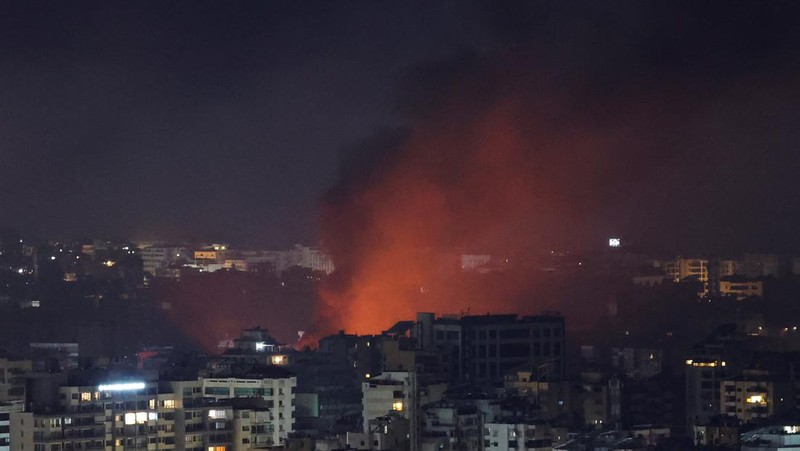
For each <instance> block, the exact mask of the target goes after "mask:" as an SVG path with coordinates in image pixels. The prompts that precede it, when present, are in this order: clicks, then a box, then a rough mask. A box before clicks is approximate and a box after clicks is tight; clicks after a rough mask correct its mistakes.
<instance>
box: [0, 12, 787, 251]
mask: <svg viewBox="0 0 800 451" xmlns="http://www.w3.org/2000/svg"><path fill="white" fill-rule="evenodd" d="M798 12H800V6H798V4H797V3H794V2H770V3H762V2H733V3H726V4H712V3H697V2H656V3H647V4H632V3H626V2H612V3H608V2H604V3H602V4H597V3H595V2H570V3H563V2H534V3H529V2H503V3H502V4H493V3H488V4H487V3H482V2H443V3H439V4H435V5H431V4H429V3H425V2H419V3H415V2H403V3H402V4H397V3H388V2H386V3H383V2H352V3H347V4H346V5H332V4H330V3H327V2H303V3H302V4H295V3H291V4H289V3H225V4H197V3H181V2H176V3H169V4H164V3H159V2H143V3H135V4H130V3H121V2H102V3H100V2H97V3H83V4H80V5H75V4H64V3H52V4H44V3H25V4H7V5H2V6H0V37H2V39H1V40H2V42H4V45H3V46H2V47H0V62H2V64H0V81H2V86H3V88H2V91H0V92H2V94H3V102H2V104H0V105H1V106H0V114H2V119H3V120H2V122H3V124H4V126H3V128H2V133H0V157H1V158H2V161H3V164H2V165H0V223H2V224H4V225H7V226H13V227H16V228H18V229H19V230H20V231H21V232H22V233H23V235H24V236H25V237H26V239H34V240H42V239H79V238H89V237H91V238H94V237H107V238H114V239H130V240H145V239H149V240H154V239H158V240H165V241H178V240H185V239H195V240H218V241H226V242H231V243H235V244H239V245H242V246H259V247H261V246H263V247H288V246H290V245H292V244H293V243H308V244H315V243H317V242H318V241H319V239H320V234H321V231H320V224H319V215H320V206H323V207H325V206H326V205H328V206H329V205H330V203H329V202H330V196H331V193H332V192H336V190H342V189H351V188H348V187H352V186H359V183H361V182H359V180H360V179H362V178H364V177H366V178H369V177H378V174H381V173H382V171H385V170H386V169H387V167H388V168H391V167H392V165H394V164H396V162H397V161H404V160H403V158H406V155H407V154H408V153H409V148H410V147H411V146H412V144H410V142H409V141H408V139H410V138H408V136H414V134H415V133H417V131H418V130H419V129H421V128H424V127H426V126H430V125H431V124H433V123H437V121H441V120H442V117H440V116H441V110H442V108H453V105H458V106H459V107H458V108H463V112H464V113H465V115H464V116H463V117H461V118H458V119H456V120H457V121H462V122H461V123H460V124H456V125H455V126H456V127H458V126H461V127H464V126H465V125H464V124H468V123H470V121H473V120H474V116H475V113H476V112H478V111H480V110H481V109H483V108H485V107H486V105H489V104H492V103H493V102H496V101H497V99H506V98H509V97H513V98H519V99H520V100H519V102H521V103H522V104H523V106H524V109H523V110H522V111H530V109H529V108H530V107H531V105H534V106H533V108H534V109H535V110H536V111H537V113H538V114H540V115H542V114H543V112H552V116H551V117H547V115H546V114H545V115H544V116H542V117H544V118H546V120H550V121H553V124H562V123H563V124H566V125H567V128H566V130H565V131H563V132H555V133H554V134H553V135H552V136H550V137H549V138H551V139H555V140H558V139H564V138H565V137H569V136H570V133H569V130H570V128H569V127H583V129H587V127H588V129H589V130H590V131H591V133H595V131H601V132H602V135H603V139H604V140H607V141H608V143H607V145H604V146H595V147H597V149H596V151H597V152H602V153H603V155H602V156H601V158H602V160H603V161H604V162H612V163H613V164H610V165H607V167H604V168H602V171H606V172H603V173H602V174H595V173H592V172H591V171H589V172H584V173H582V174H584V175H583V176H582V179H580V180H574V183H572V184H570V183H564V181H563V180H560V179H559V180H557V181H556V180H555V179H553V180H549V179H548V181H547V182H542V183H547V184H546V185H543V186H545V189H546V190H553V192H555V193H557V195H558V196H563V198H564V199H565V202H570V203H576V204H577V203H580V204H581V205H580V206H579V210H580V211H579V212H577V213H576V212H570V214H574V216H572V217H571V218H570V221H571V222H570V223H569V228H570V230H573V234H572V235H570V236H557V237H556V236H552V242H551V243H550V244H551V245H567V246H574V247H583V246H586V245H587V243H601V242H602V240H604V239H605V238H606V237H608V236H616V235H619V236H622V237H623V238H625V239H626V240H627V241H632V242H635V243H637V244H640V245H641V246H642V247H644V248H650V249H657V250H659V251H663V252H687V250H688V251H689V252H695V253H741V252H746V251H752V252H778V253H782V254H790V253H794V252H797V251H798V250H800V235H798V234H797V233H795V231H796V230H797V229H798V228H800V215H798V213H797V212H798V211H800V209H798V208H797V207H798V202H799V201H798V197H797V196H796V195H795V194H794V193H796V192H797V188H798V186H797V179H796V173H797V171H798V169H800V154H798V152H796V150H795V147H796V143H797V142H798V138H799V136H798V131H797V129H796V127H794V122H795V119H796V118H797V117H798V113H800V111H798V105H800V102H798V100H800V95H798V94H800V82H798V79H797V77H796V76H795V75H796V74H797V73H798V69H799V68H800V64H798V63H800V56H798V53H797V52H796V50H795V49H796V48H797V45H798V44H800V27H798V26H797V25H798V24H797V19H796V18H797V17H800V15H798V14H797V13H798ZM528 74H530V75H528ZM470 82H473V83H476V85H475V88H474V89H472V91H470V90H469V88H465V87H464V86H465V85H466V84H467V83H470ZM459 86H460V87H459ZM465 89H466V90H465ZM510 90H513V91H511V92H506V91H510ZM465 93H467V94H465ZM453 96H461V98H459V99H458V100H456V101H454V99H453ZM554 126H555V125H554ZM577 129H578V128H576V130H577ZM393 130H394V131H396V130H405V131H406V132H405V135H404V136H406V137H400V138H397V133H395V132H393ZM386 135H391V136H394V138H391V139H390V140H389V141H387V140H386V139H384V138H385V136H386ZM400 135H403V134H402V133H401V134H400ZM591 136H597V134H596V133H595V134H594V135H591ZM392 139H394V140H395V141H392ZM526 139H527V138H526ZM612 141H613V142H612ZM584 144H585V143H584ZM595 144H596V143H594V142H591V143H589V146H588V147H587V149H588V148H591V147H592V146H594V145H595ZM527 152H528V153H527V154H525V155H529V156H530V158H541V157H542V151H540V150H539V149H536V148H532V149H529V150H528V151H527ZM544 154H545V158H549V157H547V153H546V151H545V152H544ZM577 154H580V152H577V153H576V155H577ZM445 157H446V158H453V159H454V160H452V162H455V160H458V159H460V156H459V153H458V152H454V153H451V154H448V155H446V156H445ZM571 161H572V160H569V159H568V158H567V159H563V160H553V161H551V162H550V163H551V164H552V165H553V166H552V167H551V168H549V169H548V170H549V171H552V172H553V173H563V174H569V173H570V172H571V171H573V170H574V169H575V168H574V166H573V164H574V163H573V162H571ZM576 161H580V159H578V160H576ZM387 165H388V166H387ZM598 170H600V169H598ZM365 174H366V175H365ZM370 174H372V175H370ZM438 175H439V176H442V174H438ZM587 175H588V176H589V177H591V178H592V179H593V180H591V181H590V182H589V181H585V180H583V178H586V176H587ZM448 183H449V182H448ZM573 185H574V188H573ZM576 208H578V207H576ZM565 218H566V216H561V217H559V218H557V219H556V220H555V223H547V224H545V225H544V226H543V229H542V230H549V229H551V228H554V229H555V230H561V229H562V228H563V227H554V225H557V224H560V223H561V222H563V221H567V219H565ZM542 221H545V222H547V221H551V220H550V219H544V220H542ZM542 233H544V232H542Z"/></svg>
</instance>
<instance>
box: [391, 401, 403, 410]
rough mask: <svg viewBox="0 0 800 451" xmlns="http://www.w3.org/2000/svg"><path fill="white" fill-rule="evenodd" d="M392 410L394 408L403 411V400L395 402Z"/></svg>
mask: <svg viewBox="0 0 800 451" xmlns="http://www.w3.org/2000/svg"><path fill="white" fill-rule="evenodd" d="M392 410H394V411H395V412H401V411H402V410H403V402H402V401H395V402H393V403H392Z"/></svg>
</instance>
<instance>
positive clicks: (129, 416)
mask: <svg viewBox="0 0 800 451" xmlns="http://www.w3.org/2000/svg"><path fill="white" fill-rule="evenodd" d="M125 424H126V425H131V424H136V414H135V413H126V414H125Z"/></svg>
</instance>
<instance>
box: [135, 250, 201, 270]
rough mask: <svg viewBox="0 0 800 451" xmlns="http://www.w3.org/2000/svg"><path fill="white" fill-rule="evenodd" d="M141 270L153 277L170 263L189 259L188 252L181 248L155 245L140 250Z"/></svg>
mask: <svg viewBox="0 0 800 451" xmlns="http://www.w3.org/2000/svg"><path fill="white" fill-rule="evenodd" d="M139 255H140V256H141V258H142V269H144V272H146V273H149V274H151V275H153V276H157V275H159V274H158V273H159V270H161V269H164V268H166V267H168V266H169V265H170V264H171V263H174V262H176V261H179V260H181V259H187V258H189V257H191V255H189V250H188V249H187V248H185V247H182V246H169V245H155V246H150V247H145V248H142V249H140V252H139Z"/></svg>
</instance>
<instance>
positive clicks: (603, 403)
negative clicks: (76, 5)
mask: <svg viewBox="0 0 800 451" xmlns="http://www.w3.org/2000/svg"><path fill="white" fill-rule="evenodd" d="M0 236H1V238H0V259H1V261H0V267H2V271H1V273H2V280H3V284H2V285H1V286H0V299H2V305H0V309H2V317H1V318H2V319H0V323H2V324H0V330H2V337H0V347H2V350H3V354H2V357H0V403H1V404H0V410H1V411H2V413H0V415H2V416H1V417H0V419H1V420H2V421H3V423H2V424H3V425H4V426H3V428H2V429H0V431H2V435H0V446H2V447H3V448H2V449H5V450H11V451H22V450H25V449H34V450H38V451H54V450H60V451H67V450H69V451H73V450H81V449H105V448H108V447H124V448H141V449H196V450H206V449H209V450H211V449H213V450H222V449H259V448H271V449H276V448H281V449H320V450H328V449H330V450H333V449H359V450H368V449H369V450H395V449H424V450H441V449H485V450H507V449H527V450H550V449H574V450H578V449H650V448H658V449H689V448H692V447H697V448H698V449H704V448H709V449H712V448H714V449H722V448H726V447H727V448H734V447H736V448H737V449H738V447H740V446H741V449H762V447H763V446H762V445H763V444H764V443H767V442H769V443H792V442H791V441H792V440H794V437H800V436H797V435H795V434H796V433H798V431H797V429H796V426H795V424H797V422H798V421H800V376H798V374H800V371H798V370H799V369H800V332H798V331H797V327H798V325H800V309H798V307H797V306H798V303H797V300H798V297H800V258H798V257H793V256H785V255H775V254H744V255H741V256H734V257H724V258H723V257H718V256H693V257H691V258H688V257H681V256H672V257H669V258H656V257H654V256H652V255H648V254H647V253H646V252H643V251H642V250H639V249H635V248H634V247H632V246H628V245H627V243H626V242H625V240H624V238H616V237H612V238H609V239H608V241H607V243H602V245H601V246H598V247H596V248H594V249H588V250H584V251H581V252H578V251H566V250H562V251H556V250H549V251H546V252H541V253H539V254H537V255H529V256H526V257H527V258H523V256H520V255H517V256H516V261H519V262H522V263H517V264H518V265H523V266H524V267H525V271H526V272H534V273H540V274H544V275H545V276H546V277H547V278H548V279H550V280H551V281H553V282H554V286H556V285H557V286H561V287H565V286H571V285H574V284H577V285H587V286H590V287H591V289H590V292H591V293H590V294H589V297H590V298H591V299H582V296H586V294H585V293H581V292H579V291H578V292H576V291H573V290H555V291H552V292H551V294H550V295H551V296H552V297H553V299H554V300H555V302H554V303H553V304H552V306H553V308H558V307H561V308H562V309H563V310H562V311H563V313H561V312H560V311H558V310H541V311H525V312H506V311H489V312H465V311H452V312H424V311H420V312H417V313H416V314H415V315H413V316H410V317H402V318H390V320H391V321H392V322H393V324H392V325H391V327H388V328H387V329H385V330H382V331H380V332H377V333H369V334H363V333H362V334H358V333H355V331H349V330H338V331H332V333H327V332H331V331H326V330H314V329H308V328H309V327H313V325H312V324H311V321H310V319H309V318H310V315H309V314H308V313H307V314H306V315H302V314H299V313H296V312H295V313H292V314H291V315H289V316H285V315H281V314H279V313H277V312H276V311H277V310H280V309H286V308H287V307H288V305H289V304H291V303H298V304H301V305H304V307H301V309H300V311H302V310H303V309H306V310H307V309H314V308H315V307H314V306H315V304H316V303H318V302H319V299H317V294H316V293H317V292H318V291H319V287H320V286H322V285H324V284H325V283H326V279H327V278H328V277H329V275H330V274H332V273H334V272H335V268H334V264H333V262H332V261H331V260H330V258H328V257H327V256H326V255H325V254H324V253H323V252H321V251H320V250H319V249H317V248H312V247H307V246H302V245H296V246H294V247H292V248H291V249H287V250H254V249H244V248H233V247H231V246H230V245H229V244H227V243H208V244H188V243H184V244H174V243H173V244H165V243H152V242H148V243H134V242H109V241H103V240H85V241H80V242H74V243H56V242H46V243H28V242H26V241H25V240H24V239H23V238H22V235H21V234H20V233H19V232H17V231H15V230H13V229H8V228H6V229H3V232H2V234H0ZM450 257H452V256H449V255H448V256H447V258H444V257H443V258H442V259H441V261H442V262H450V263H451V264H452V265H453V268H450V269H451V270H452V271H454V272H457V273H460V275H461V276H462V277H465V278H470V279H473V280H481V281H483V280H490V279H496V278H498V277H499V278H501V279H502V278H503V277H506V276H507V275H508V274H509V273H514V272H515V271H517V270H518V269H519V268H515V263H513V262H512V261H511V259H510V258H509V256H505V255H489V254H466V253H465V254H460V255H458V256H457V258H450ZM443 264H444V263H443ZM211 286H214V287H215V290H216V291H214V292H213V293H211V294H210V295H209V296H208V297H203V296H202V295H199V294H198V293H200V292H202V291H204V290H207V289H208V288H209V287H211ZM243 287H244V288H243ZM251 289H252V290H255V291H256V292H257V293H258V294H257V297H258V298H259V299H258V300H257V301H254V300H252V299H250V298H249V297H248V296H247V295H242V292H243V291H245V290H251ZM237 292H239V293H238V295H237ZM560 296H564V297H566V298H568V300H564V301H563V303H561V304H559V303H558V301H557V299H558V298H559V297H560ZM254 302H256V303H254ZM193 303H194V304H198V305H193ZM584 303H585V304H586V305H587V309H588V310H589V313H588V314H586V313H582V312H575V311H574V306H575V305H582V304H584ZM589 303H592V304H594V305H593V306H589V305H588V304H589ZM213 304H218V305H219V307H217V308H215V307H211V306H212V305H213ZM530 305H531V306H534V305H543V303H541V302H539V303H531V304H530ZM570 306H573V308H572V310H568V308H569V307H570ZM258 310H263V311H266V312H267V314H264V315H261V314H260V313H259V312H258ZM67 312H71V313H67ZM112 312H113V313H112ZM64 315H71V316H70V317H71V318H74V320H73V321H70V323H74V324H65V322H64V321H63V320H62V319H61V318H63V316H64ZM203 316H212V317H213V323H214V324H216V325H217V326H216V327H211V326H209V324H211V322H204V320H203V318H202V317H203ZM291 316H295V318H294V319H292V317H291ZM642 318H646V320H644V321H642V320H641V319H642ZM48 322H50V326H49V327H37V328H35V329H28V330H25V329H23V328H20V327H19V326H18V325H19V324H31V323H34V324H47V323H48ZM287 327H289V328H291V327H294V328H295V329H294V330H291V331H289V330H287ZM273 328H275V329H274V330H276V331H278V330H280V331H281V333H280V334H279V336H280V337H281V338H280V339H277V338H276V336H278V335H273V333H274V332H273ZM773 449H774V448H773Z"/></svg>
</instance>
